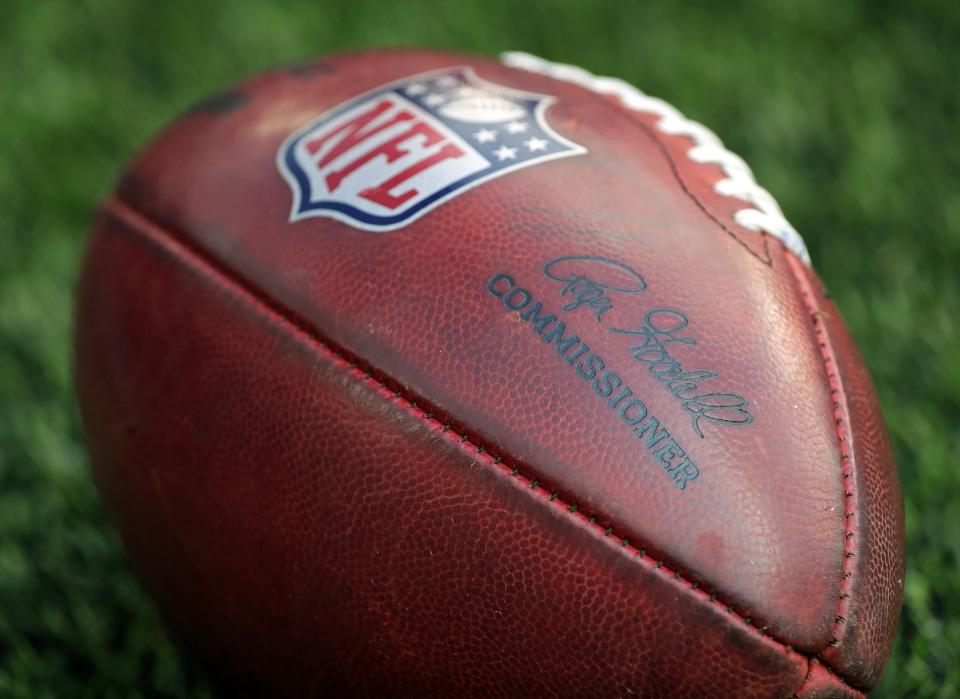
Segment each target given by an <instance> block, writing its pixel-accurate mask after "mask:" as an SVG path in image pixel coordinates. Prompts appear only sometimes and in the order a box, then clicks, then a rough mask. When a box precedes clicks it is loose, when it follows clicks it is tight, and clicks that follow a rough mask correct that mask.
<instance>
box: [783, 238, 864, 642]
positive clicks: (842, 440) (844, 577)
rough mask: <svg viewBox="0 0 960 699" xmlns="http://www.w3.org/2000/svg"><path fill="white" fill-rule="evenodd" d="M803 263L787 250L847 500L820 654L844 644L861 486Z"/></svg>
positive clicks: (831, 356) (832, 357)
mask: <svg viewBox="0 0 960 699" xmlns="http://www.w3.org/2000/svg"><path fill="white" fill-rule="evenodd" d="M798 264H799V262H798V260H796V259H795V258H794V257H793V255H791V254H790V253H789V252H787V266H788V267H789V268H790V271H791V272H792V273H793V276H794V277H795V279H796V282H797V286H798V288H799V290H800V295H801V297H802V298H803V302H804V304H805V305H806V307H807V311H808V313H809V314H810V320H811V322H812V324H813V328H814V333H815V334H816V339H817V347H818V349H819V351H820V355H821V357H822V359H823V366H824V370H825V371H826V374H827V388H828V390H829V392H830V400H831V403H832V406H833V418H834V426H835V428H836V432H837V444H838V448H839V451H840V471H841V474H842V476H843V479H842V480H843V501H844V513H843V523H844V534H843V562H842V573H841V576H840V585H839V592H838V594H837V612H836V615H835V616H834V623H833V633H832V636H831V638H830V640H829V641H828V642H827V646H826V647H825V648H824V649H823V650H821V651H820V652H819V653H818V654H817V657H818V658H820V660H823V658H822V657H821V656H822V654H823V653H825V652H827V651H828V650H829V649H830V648H835V647H837V646H839V645H840V636H841V634H842V627H843V625H844V624H845V623H846V621H847V618H848V617H849V615H850V605H851V599H852V598H851V594H850V591H851V589H852V582H851V580H852V578H853V559H854V557H855V556H856V553H855V549H856V543H857V542H856V539H857V537H856V531H855V527H854V519H855V518H856V514H857V509H856V505H857V489H856V479H855V478H854V460H853V454H852V452H851V449H850V437H849V435H848V434H847V433H848V431H849V430H848V425H849V423H850V413H849V408H848V406H847V396H846V393H845V392H844V389H843V381H842V380H841V378H840V373H839V370H838V368H837V360H836V352H835V351H834V349H833V344H832V343H831V342H830V336H829V334H828V333H827V329H826V327H825V325H824V322H823V320H822V319H821V317H820V316H821V315H823V311H821V310H820V307H819V306H818V305H817V302H816V299H815V297H814V293H813V289H812V287H811V285H810V281H809V280H808V279H807V277H806V275H805V274H804V272H803V270H801V269H798V268H797V265H798Z"/></svg>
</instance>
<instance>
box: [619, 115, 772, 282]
mask: <svg viewBox="0 0 960 699" xmlns="http://www.w3.org/2000/svg"><path fill="white" fill-rule="evenodd" d="M621 111H627V113H628V114H629V115H630V116H633V117H635V114H634V113H633V112H632V111H630V110H624V109H623V108H621ZM635 121H636V123H637V125H638V126H639V127H640V128H641V129H642V130H643V132H644V133H645V134H646V135H647V137H648V138H649V139H650V140H651V141H653V144H654V145H655V146H656V148H657V150H659V151H660V153H661V154H662V155H663V157H664V158H665V159H666V161H667V164H668V165H669V167H670V172H671V174H673V178H674V179H675V180H676V181H677V184H678V185H679V186H680V189H681V190H682V191H683V193H684V194H686V195H687V197H688V198H689V199H690V201H692V202H693V203H694V204H695V205H696V206H697V208H698V209H700V211H701V212H703V214H704V215H705V216H706V217H707V218H709V219H710V220H711V221H713V222H714V223H715V224H716V225H718V226H719V227H720V229H721V230H723V232H724V233H726V234H727V235H728V236H730V237H731V238H733V239H734V241H736V243H737V244H738V245H740V247H742V248H743V249H744V250H746V251H747V252H748V253H750V254H751V255H753V257H755V258H756V259H757V260H759V261H760V262H761V263H763V264H764V265H766V266H767V267H772V266H773V257H772V255H771V254H770V245H769V240H770V234H769V233H767V231H765V230H760V231H756V232H757V233H759V234H760V237H761V238H762V240H763V252H764V254H765V256H762V255H759V254H758V253H757V251H756V250H754V249H753V248H751V247H750V245H749V244H748V243H747V241H745V240H743V239H742V238H741V237H740V236H739V235H737V233H736V231H734V230H732V229H731V228H730V227H729V226H727V225H726V224H725V223H724V222H723V221H721V220H720V217H719V216H717V215H716V214H714V213H713V212H712V211H711V210H710V209H709V208H708V207H707V205H706V203H704V202H703V200H701V199H700V197H698V196H697V195H696V194H694V193H693V191H692V190H691V189H690V187H689V186H687V183H686V181H685V180H684V179H683V175H682V174H681V173H680V167H679V166H678V165H677V162H676V160H675V159H674V157H673V155H671V153H670V150H669V148H668V147H667V145H666V144H665V143H664V142H663V141H661V140H660V137H659V136H657V134H656V132H655V131H654V130H653V128H651V127H650V126H649V125H648V124H645V123H644V122H642V121H640V120H637V119H635Z"/></svg>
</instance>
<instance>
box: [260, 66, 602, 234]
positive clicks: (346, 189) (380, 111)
mask: <svg viewBox="0 0 960 699" xmlns="http://www.w3.org/2000/svg"><path fill="white" fill-rule="evenodd" d="M553 101H554V98H553V97H549V96H546V95H540V94H536V93H532V92H523V91H520V90H513V89H510V88H507V87H503V86H501V85H496V84H494V83H490V82H487V81H485V80H482V79H480V78H478V77H477V76H476V75H475V74H474V72H473V71H472V70H471V69H470V68H467V67H459V68H449V69H446V70H440V71H434V72H431V73H423V74H420V75H416V76H413V77H410V78H406V79H404V80H401V81H398V82H395V83H391V84H389V85H384V86H383V87H379V88H376V89H374V90H372V91H370V92H367V93H366V94H363V95H361V96H360V97H357V98H356V99H353V100H351V101H349V102H347V103H345V104H342V105H340V106H338V107H336V108H334V109H333V110H331V111H329V112H327V113H326V114H323V115H321V116H319V117H317V118H316V119H315V120H313V121H312V122H310V123H309V124H307V125H305V126H304V127H303V128H301V129H300V130H298V131H297V132H295V133H294V134H292V135H291V136H290V137H289V138H287V140H286V141H284V143H283V145H282V146H281V147H280V150H279V152H278V153H277V166H278V167H279V168H280V172H281V173H282V174H283V176H284V178H285V179H286V180H287V182H288V183H289V184H290V187H291V189H292V190H293V207H292V209H291V212H290V221H299V220H301V219H303V218H307V217H309V216H327V217H330V218H335V219H338V220H340V221H343V222H344V223H348V224H350V225H352V226H354V227H357V228H362V229H364V230H369V231H389V230H393V229H395V228H401V227H403V226H405V225H407V224H408V223H410V222H412V221H414V220H416V219H417V218H419V217H420V216H423V215H424V214H425V213H427V212H428V211H430V210H431V209H433V208H434V207H436V206H439V205H440V204H442V203H443V202H445V201H447V200H448V199H451V198H452V197H455V196H457V195H458V194H460V193H462V192H465V191H466V190H468V189H470V188H471V187H475V186H477V185H478V184H481V183H482V182H485V181H486V180H489V179H492V178H494V177H499V176H500V175H505V174H507V173H508V172H511V171H513V170H517V169H519V168H522V167H528V166H530V165H536V164H537V163H542V162H545V161H547V160H554V159H556V158H565V157H568V156H571V155H579V154H581V153H585V152H586V150H585V149H584V148H583V147H581V146H579V145H577V144H576V143H573V142H571V141H569V140H567V139H566V138H564V137H563V136H560V135H559V134H557V133H556V132H555V131H553V129H551V128H550V126H549V125H548V124H547V121H546V111H547V108H548V107H549V106H550V104H552V103H553Z"/></svg>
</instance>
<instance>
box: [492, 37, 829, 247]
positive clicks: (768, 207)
mask: <svg viewBox="0 0 960 699" xmlns="http://www.w3.org/2000/svg"><path fill="white" fill-rule="evenodd" d="M500 60H501V62H502V63H504V64H505V65H507V66H509V67H511V68H516V69H519V70H525V71H528V72H532V73H536V74H539V75H544V76H547V77H549V78H552V79H554V80H559V81H563V82H567V83H571V84H573V85H577V86H579V87H582V88H584V89H586V90H589V91H591V92H594V93H597V94H599V95H603V96H610V97H613V98H615V99H617V100H618V101H619V102H620V105H621V106H622V107H623V108H624V109H625V110H626V111H628V112H635V113H644V114H650V115H653V116H655V117H657V118H658V121H657V124H656V128H657V130H659V131H662V132H664V133H668V134H671V135H682V136H686V137H687V138H689V139H690V140H691V141H692V142H693V144H694V147H693V148H691V149H690V150H688V151H687V153H686V157H687V159H689V160H691V161H694V162H697V163H703V164H706V163H710V164H713V165H716V166H717V167H719V168H720V170H721V171H722V172H723V174H724V175H725V179H723V180H721V181H717V182H716V183H715V185H714V191H716V193H717V194H719V195H720V196H725V197H732V198H736V199H739V200H741V201H743V202H744V203H746V204H749V205H751V207H752V208H748V209H741V210H740V211H737V212H736V213H735V214H734V221H735V222H736V223H738V224H739V225H740V226H741V227H743V228H746V229H750V230H758V231H766V232H768V233H770V234H771V235H773V236H774V237H776V238H778V239H779V240H780V241H781V242H782V243H783V244H784V245H786V246H787V248H789V249H790V250H792V251H793V252H794V253H795V254H796V255H797V256H798V257H800V258H801V259H802V260H803V261H804V263H806V264H807V265H809V264H810V256H809V253H808V252H807V248H806V245H804V243H803V239H802V238H801V237H800V234H799V233H797V231H796V230H795V229H794V228H793V226H791V225H790V223H789V222H788V221H787V219H786V218H785V217H784V215H783V212H782V211H781V210H780V206H779V205H778V204H777V202H776V200H775V199H774V198H773V195H771V194H770V192H768V191H767V190H765V189H764V188H763V187H761V186H760V185H759V184H758V183H757V181H756V179H754V176H753V173H752V172H751V171H750V168H749V167H748V166H747V164H746V163H745V162H744V161H743V159H742V158H740V157H739V156H737V155H736V154H734V153H733V152H731V151H730V150H729V149H727V148H726V147H725V146H724V145H723V143H722V142H721V141H720V139H719V138H718V137H717V135H716V134H714V133H713V132H712V131H710V130H709V129H708V128H706V127H705V126H703V125H702V124H698V123H697V122H695V121H693V120H691V119H688V118H687V117H685V116H684V115H683V114H681V113H680V112H679V111H677V110H676V109H675V108H674V107H672V106H670V105H669V104H667V103H666V102H664V101H663V100H661V99H657V98H653V97H650V96H649V95H646V94H644V93H643V92H641V91H640V90H639V89H637V88H636V87H634V86H633V85H630V84H628V83H626V82H624V81H623V80H620V79H618V78H610V77H602V76H596V75H593V74H592V73H590V72H588V71H586V70H584V69H583V68H578V67H577V66H572V65H567V64H563V63H552V62H550V61H546V60H544V59H542V58H538V57H536V56H532V55H530V54H525V53H522V52H516V51H508V52H506V53H503V54H501V56H500ZM694 151H697V155H696V156H694ZM721 185H723V188H724V190H726V191H721V190H720V186H721ZM731 187H732V188H733V189H732V191H730V190H731ZM743 217H747V218H750V219H751V221H750V222H749V223H748V222H746V221H743V220H741V219H742V218H743ZM757 217H759V220H757ZM765 251H766V252H768V253H769V250H765Z"/></svg>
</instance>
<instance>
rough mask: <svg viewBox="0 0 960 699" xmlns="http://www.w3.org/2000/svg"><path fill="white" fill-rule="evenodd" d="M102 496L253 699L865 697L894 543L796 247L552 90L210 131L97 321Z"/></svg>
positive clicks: (141, 197) (675, 115)
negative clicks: (349, 698) (375, 698)
mask: <svg viewBox="0 0 960 699" xmlns="http://www.w3.org/2000/svg"><path fill="white" fill-rule="evenodd" d="M75 354H76V359H75V361H76V381H77V389H78V393H79V399H80V406H81V412H82V416H83V420H84V424H85V428H86V432H87V436H88V442H89V448H90V451H91V460H92V464H93V469H94V475H95V478H96V481H97V484H98V486H99V488H100V490H101V492H102V494H103V497H104V499H105V500H106V502H107V503H108V505H109V507H110V509H111V511H112V513H113V515H114V518H115V521H116V522H117V525H118V527H119V530H120V532H121V535H122V538H123V541H124V544H125V546H126V549H127V551H128V553H129V557H130V560H131V561H132V564H133V566H134V567H135V568H136V570H137V572H138V573H139V575H140V577H141V579H142V580H143V582H144V584H145V586H146V587H147V589H148V590H149V591H150V593H151V594H152V595H153V597H154V598H155V599H156V601H157V603H158V605H159V607H160V609H161V610H162V612H163V614H164V616H165V617H166V618H167V619H168V620H169V622H170V624H171V625H172V627H173V628H175V629H176V630H177V632H178V633H179V634H181V635H182V637H183V638H185V639H187V641H188V643H189V644H190V645H191V647H192V648H194V649H195V651H196V652H197V654H198V656H199V657H201V658H202V659H203V660H204V661H205V663H206V664H208V665H209V667H210V668H212V669H213V671H214V672H215V673H217V675H218V676H219V677H220V678H221V680H222V682H223V683H224V684H225V686H227V687H230V688H232V693H233V694H237V693H239V694H263V695H269V696H281V695H282V696H296V697H304V696H410V697H425V696H449V697H467V696H482V697H488V698H489V697H500V696H504V697H532V696H595V697H615V696H644V697H659V696H664V697H713V696H716V697H765V698H776V697H780V698H783V697H793V696H796V697H802V698H812V697H859V696H862V695H863V694H864V693H865V692H866V691H867V690H869V689H870V688H871V687H872V686H873V685H874V684H875V683H876V682H877V680H878V678H879V676H880V674H881V672H882V670H883V666H884V663H885V660H886V658H887V655H888V654H889V652H890V648H891V645H892V642H893V638H894V634H895V631H896V625H897V618H898V614H899V610H900V604H901V598H902V592H903V577H904V543H903V536H904V531H903V509H902V502H901V496H900V490H899V486H898V483H897V476H896V471H895V466H894V463H893V458H892V455H891V450H890V446H889V442H888V439H887V436H886V432H885V428H884V424H883V418H882V416H881V412H880V408H879V405H878V403H877V400H876V398H875V396H874V392H873V389H872V387H871V383H870V379H869V377H868V375H867V373H866V370H865V368H864V365H863V363H862V361H861V359H860V357H859V355H858V353H857V350H856V348H855V347H854V345H853V342H852V340H851V338H850V335H849V334H848V332H847V330H846V329H845V327H844V323H843V321H842V319H841V317H840V315H839V313H838V311H837V309H836V308H835V307H834V305H833V303H832V302H831V300H830V298H829V296H828V294H827V292H826V290H825V288H824V286H823V284H822V283H821V282H820V281H819V280H818V278H817V276H816V274H815V273H814V271H813V269H812V267H811V260H810V256H809V255H808V253H807V250H806V248H805V246H804V244H803V240H802V239H801V237H800V235H798V234H797V232H796V231H795V230H794V229H793V228H792V227H791V225H790V224H789V223H788V222H787V220H786V219H785V217H784V215H783V213H782V212H781V210H780V208H779V207H778V205H777V203H776V202H775V201H774V199H773V197H772V196H771V195H770V194H769V193H768V192H767V191H766V190H764V189H763V188H761V187H760V186H759V185H758V184H757V183H756V181H755V179H754V176H753V174H752V172H751V171H750V169H749V168H748V167H747V165H746V164H745V163H744V162H743V160H741V159H740V158H739V157H737V156H736V155H734V154H733V153H731V152H730V151H729V150H727V149H726V148H725V147H724V146H723V144H722V143H721V142H720V140H719V139H718V138H717V137H716V136H715V135H714V134H713V133H712V132H711V131H709V130H708V129H707V128H705V127H703V126H701V125H699V124H697V123H695V122H693V121H691V120H689V119H687V118H686V117H684V116H683V115H682V114H681V113H680V112H679V111H677V110H676V109H675V108H673V107H671V106H670V105H668V104H666V103H665V102H663V101H661V100H658V99H656V98H653V97H650V96H647V95H646V94H644V93H642V92H641V91H640V90H638V89H637V88H634V87H632V86H630V85H628V84H627V83H625V82H623V81H621V80H618V79H613V78H603V77H597V76H593V75H591V74H589V73H587V72H586V71H584V70H581V69H579V68H575V67H572V66H567V65H559V64H553V63H549V62H547V61H544V60H542V59H539V58H535V57H533V56H530V55H527V54H519V53H510V54H505V55H504V56H502V57H501V58H500V59H499V60H497V59H493V58H487V57H478V56H472V55H456V54H450V53H441V52H431V51H422V50H389V51H386V50H385V51H367V52H361V53H353V54H343V55H337V56H331V57H327V58H321V59H317V60H314V61H310V62H307V63H304V64H300V65H295V66H287V67H283V68H279V69H276V70H273V71H269V72H266V73H263V74H261V75H259V76H256V77H254V78H252V79H250V80H248V81H246V82H244V83H242V84H240V85H238V86H236V87H234V88H232V89H230V90H228V91H226V92H224V93H222V94H220V95H217V96H215V97H213V98H210V99H209V100H206V101H204V102H203V103H201V104H198V105H196V106H195V107H194V108H193V109H191V110H189V111H188V112H187V113H186V114H185V115H184V116H182V117H181V118H180V119H178V120H177V121H175V122H174V123H173V124H172V125H171V126H169V127H168V128H167V129H166V130H165V131H164V132H163V133H162V134H160V136H159V137H158V138H157V139H156V140H155V141H154V142H153V143H152V144H151V145H149V146H148V147H147V148H146V149H145V150H144V152H143V153H142V154H140V155H139V156H138V157H137V158H136V159H135V160H134V162H133V163H132V164H131V165H130V167H129V169H128V170H127V172H126V173H125V174H124V175H123V176H122V178H121V179H120V182H119V184H118V186H117V189H116V191H115V193H114V194H113V195H112V196H111V197H110V198H109V199H108V200H107V201H106V202H104V204H103V206H102V209H101V211H100V213H99V214H98V216H97V219H96V222H95V224H94V227H93V231H92V234H91V237H90V241H89V246H88V251H87V255H86V259H85V263H84V268H83V271H82V274H81V278H80V282H79V286H78V290H77V321H76V337H75Z"/></svg>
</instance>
